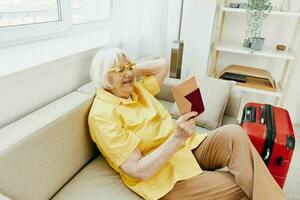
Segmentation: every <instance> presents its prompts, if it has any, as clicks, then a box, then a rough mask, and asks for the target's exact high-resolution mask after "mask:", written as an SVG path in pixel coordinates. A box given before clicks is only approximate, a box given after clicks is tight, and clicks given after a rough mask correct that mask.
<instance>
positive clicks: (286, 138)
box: [241, 103, 295, 188]
mask: <svg viewBox="0 0 300 200" xmlns="http://www.w3.org/2000/svg"><path fill="white" fill-rule="evenodd" d="M241 126H242V127H243V128H244V129H245V131H246V132H247V134H248V135H249V137H250V140H251V142H252V143H253V145H254V147H255V148H256V150H257V151H258V153H259V154H260V155H261V157H262V159H263V161H264V162H265V164H266V165H267V167H268V169H269V170H270V172H271V174H272V175H273V177H274V179H275V180H276V181H277V183H278V184H279V185H280V187H281V188H283V185H284V182H285V179H286V176H287V173H288V169H289V166H290V162H291V159H292V156H293V152H294V148H295V136H294V130H293V126H292V123H291V119H290V116H289V113H288V111H286V110H285V109H282V108H278V107H275V106H274V107H273V106H271V105H268V104H257V103H247V104H246V105H245V107H244V110H243V116H242V121H241Z"/></svg>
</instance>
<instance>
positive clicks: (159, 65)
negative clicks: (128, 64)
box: [136, 59, 170, 85]
mask: <svg viewBox="0 0 300 200" xmlns="http://www.w3.org/2000/svg"><path fill="white" fill-rule="evenodd" d="M169 68H170V67H169V63H168V61H167V60H166V59H157V60H151V61H147V62H143V63H139V64H137V69H136V76H154V77H155V78H156V80H157V82H158V84H159V85H161V84H162V83H163V81H164V80H165V78H166V77H167V75H168V72H169Z"/></svg>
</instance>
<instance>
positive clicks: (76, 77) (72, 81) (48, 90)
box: [0, 49, 97, 127]
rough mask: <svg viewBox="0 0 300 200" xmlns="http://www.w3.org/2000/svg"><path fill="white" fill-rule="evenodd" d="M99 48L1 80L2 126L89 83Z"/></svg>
mask: <svg viewBox="0 0 300 200" xmlns="http://www.w3.org/2000/svg"><path fill="white" fill-rule="evenodd" d="M96 50H97V49H93V50H89V51H85V52H83V53H80V54H76V55H73V56H69V57H66V58H63V59H59V60H56V61H53V62H50V63H46V64H43V65H40V66H36V67H34V68H31V69H30V70H25V71H21V72H18V73H15V74H13V75H10V76H6V77H4V78H1V79H0V91H1V98H0V110H1V115H0V127H3V126H5V125H7V124H9V123H10V122H13V121H15V120H17V119H20V118H21V117H23V116H25V115H27V114H29V113H31V112H33V111H34V110H36V109H38V108H40V107H42V106H44V105H46V104H48V103H50V102H51V101H54V100H55V99H58V98H60V97H62V96H64V95H66V94H68V93H70V92H72V91H74V90H76V89H77V88H78V87H80V86H81V85H83V84H85V83H87V82H88V81H89V67H90V63H91V60H92V57H93V55H94V54H95V52H96Z"/></svg>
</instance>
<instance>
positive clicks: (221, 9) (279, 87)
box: [208, 0, 300, 106]
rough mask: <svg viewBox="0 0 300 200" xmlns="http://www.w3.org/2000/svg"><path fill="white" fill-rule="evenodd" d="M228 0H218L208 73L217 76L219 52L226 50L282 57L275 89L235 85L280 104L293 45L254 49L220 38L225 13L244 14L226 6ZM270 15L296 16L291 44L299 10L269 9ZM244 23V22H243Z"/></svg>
mask: <svg viewBox="0 0 300 200" xmlns="http://www.w3.org/2000/svg"><path fill="white" fill-rule="evenodd" d="M229 3H230V1H229V0H219V2H218V11H217V12H218V16H217V21H216V25H215V32H214V40H213V43H212V52H211V59H212V60H211V66H209V70H208V75H209V76H211V77H218V74H219V73H220V71H218V59H219V54H220V52H227V53H232V54H244V55H251V56H262V57H267V58H270V59H283V60H285V64H284V68H283V73H282V76H281V79H280V81H279V82H277V83H275V84H276V91H275V92H271V91H267V90H262V89H255V88H248V87H245V86H237V88H238V89H240V90H243V91H246V92H251V93H255V94H261V95H267V96H272V97H275V98H276V104H277V105H278V106H280V105H281V104H282V100H283V98H284V96H285V89H286V86H287V84H288V81H289V72H290V68H291V64H292V61H293V60H294V59H295V58H296V56H297V55H296V54H295V53H294V47H293V46H290V47H289V48H288V50H286V51H278V50H276V47H267V46H265V47H264V48H263V49H262V50H261V51H254V50H252V49H249V48H245V47H243V44H242V43H243V41H235V42H232V41H224V40H223V39H222V35H223V29H224V24H225V23H224V21H225V17H226V14H230V13H238V14H241V15H246V14H247V11H246V9H240V8H230V7H228V5H229ZM270 15H274V16H282V17H296V19H297V24H296V26H295V29H294V34H293V38H292V39H291V44H293V41H295V40H296V37H297V34H300V33H298V32H299V27H300V12H288V11H271V13H270ZM245 23H246V22H245Z"/></svg>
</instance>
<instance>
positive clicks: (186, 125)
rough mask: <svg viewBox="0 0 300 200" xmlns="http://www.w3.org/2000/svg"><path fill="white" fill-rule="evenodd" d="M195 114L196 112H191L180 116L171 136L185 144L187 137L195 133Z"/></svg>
mask: <svg viewBox="0 0 300 200" xmlns="http://www.w3.org/2000/svg"><path fill="white" fill-rule="evenodd" d="M197 114H198V113H197V112H194V111H193V112H188V113H185V114H184V115H181V116H180V118H179V119H178V120H177V121H176V129H175V132H174V134H173V136H174V137H175V138H177V139H179V140H182V142H185V141H186V140H187V139H188V138H189V137H191V136H192V135H193V134H194V133H195V129H196V120H195V116H196V115H197Z"/></svg>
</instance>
